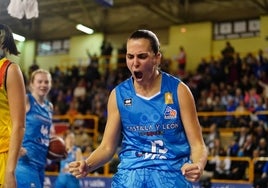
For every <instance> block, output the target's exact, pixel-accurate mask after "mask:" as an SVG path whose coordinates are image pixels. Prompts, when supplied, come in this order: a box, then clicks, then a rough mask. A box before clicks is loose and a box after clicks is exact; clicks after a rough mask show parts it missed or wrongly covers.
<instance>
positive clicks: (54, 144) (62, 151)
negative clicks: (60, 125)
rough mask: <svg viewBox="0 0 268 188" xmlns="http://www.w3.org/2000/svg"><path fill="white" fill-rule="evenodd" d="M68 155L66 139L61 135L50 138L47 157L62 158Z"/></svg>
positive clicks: (51, 158)
mask: <svg viewBox="0 0 268 188" xmlns="http://www.w3.org/2000/svg"><path fill="white" fill-rule="evenodd" d="M66 157H67V150H66V147H65V142H64V140H63V139H62V138H61V137H59V136H53V137H51V138H50V140H49V146H48V154H47V158H48V159H50V160H62V159H65V158H66Z"/></svg>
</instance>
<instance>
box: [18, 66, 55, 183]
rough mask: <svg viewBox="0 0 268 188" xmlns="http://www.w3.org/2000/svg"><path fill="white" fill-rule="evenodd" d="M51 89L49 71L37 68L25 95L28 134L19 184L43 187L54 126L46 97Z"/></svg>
mask: <svg viewBox="0 0 268 188" xmlns="http://www.w3.org/2000/svg"><path fill="white" fill-rule="evenodd" d="M50 89H51V75H50V73H49V72H48V71H46V70H43V69H37V70H35V71H34V72H33V73H32V75H31V78H30V91H31V93H28V94H27V96H26V127H25V135H24V138H23V143H22V148H21V157H20V158H19V161H18V165H17V168H16V178H17V183H18V187H21V188H22V187H29V188H30V187H34V188H42V187H43V182H44V173H45V165H46V162H47V151H48V144H49V137H50V130H51V125H52V111H53V106H52V104H51V103H50V102H49V101H48V100H47V94H48V92H49V91H50ZM24 97H25V96H24Z"/></svg>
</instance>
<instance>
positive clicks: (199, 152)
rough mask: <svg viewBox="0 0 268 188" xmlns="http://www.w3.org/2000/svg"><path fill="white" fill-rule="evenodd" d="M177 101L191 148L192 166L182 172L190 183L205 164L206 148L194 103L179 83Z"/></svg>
mask: <svg viewBox="0 0 268 188" xmlns="http://www.w3.org/2000/svg"><path fill="white" fill-rule="evenodd" d="M178 100H179V105H180V109H181V110H180V113H181V119H182V122H183V125H184V129H185V132H186V136H187V139H188V141H189V144H190V148H191V160H192V162H193V163H192V164H185V165H184V166H183V167H182V172H183V174H184V175H185V176H186V178H187V179H188V180H190V181H197V180H198V179H199V178H200V176H201V175H202V172H203V169H204V168H205V165H206V163H207V155H208V152H207V147H206V145H205V143H204V140H203V136H202V129H201V126H200V123H199V120H198V116H197V111H196V106H195V101H194V98H193V95H192V93H191V91H190V89H189V87H188V86H186V85H185V84H184V83H183V82H181V83H180V84H179V86H178Z"/></svg>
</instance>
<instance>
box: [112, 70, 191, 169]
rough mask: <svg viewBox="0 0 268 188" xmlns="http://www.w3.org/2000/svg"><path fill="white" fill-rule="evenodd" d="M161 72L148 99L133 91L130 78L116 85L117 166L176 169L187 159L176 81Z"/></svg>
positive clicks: (186, 143) (188, 152) (187, 146)
mask: <svg viewBox="0 0 268 188" xmlns="http://www.w3.org/2000/svg"><path fill="white" fill-rule="evenodd" d="M161 74H162V84H161V90H160V92H159V93H158V94H156V95H154V96H152V97H150V98H145V97H142V96H139V95H137V94H136V92H135V89H134V85H133V80H132V77H131V78H129V79H127V80H125V81H124V82H122V83H121V84H119V85H118V86H117V87H116V100H117V105H118V109H119V112H120V117H121V124H122V135H123V139H122V145H121V151H120V152H119V158H120V164H119V166H118V168H119V169H120V168H122V169H137V168H150V169H156V170H168V171H180V168H181V166H182V165H183V164H184V163H186V162H189V160H190V159H189V156H190V146H189V143H188V140H187V137H186V134H185V131H184V127H183V124H182V121H181V116H180V108H179V101H178V97H177V96H178V93H177V88H178V85H179V84H180V80H179V79H178V78H176V77H174V76H171V75H169V74H167V73H165V72H162V73H161Z"/></svg>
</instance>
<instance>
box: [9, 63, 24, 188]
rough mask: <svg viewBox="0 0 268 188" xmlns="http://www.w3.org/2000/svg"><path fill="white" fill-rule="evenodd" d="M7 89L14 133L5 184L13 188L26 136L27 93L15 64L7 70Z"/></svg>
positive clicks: (11, 139)
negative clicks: (23, 140) (20, 152)
mask: <svg viewBox="0 0 268 188" xmlns="http://www.w3.org/2000/svg"><path fill="white" fill-rule="evenodd" d="M6 88H7V98H8V104H9V109H10V116H11V121H12V131H11V137H10V144H9V151H8V159H7V168H6V176H5V183H6V185H9V186H10V187H13V185H14V181H13V180H14V173H15V168H16V164H17V160H18V157H19V151H20V148H21V143H22V139H23V136H24V128H25V115H26V112H25V110H26V107H25V106H26V101H25V94H26V92H25V85H24V81H23V75H22V72H21V70H20V68H19V66H18V65H17V64H15V63H12V64H11V65H10V66H9V68H8V69H7V78H6ZM12 179H13V180H12ZM9 186H8V187H9ZM14 187H15V185H14Z"/></svg>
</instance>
